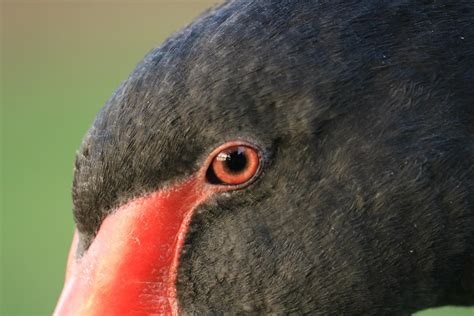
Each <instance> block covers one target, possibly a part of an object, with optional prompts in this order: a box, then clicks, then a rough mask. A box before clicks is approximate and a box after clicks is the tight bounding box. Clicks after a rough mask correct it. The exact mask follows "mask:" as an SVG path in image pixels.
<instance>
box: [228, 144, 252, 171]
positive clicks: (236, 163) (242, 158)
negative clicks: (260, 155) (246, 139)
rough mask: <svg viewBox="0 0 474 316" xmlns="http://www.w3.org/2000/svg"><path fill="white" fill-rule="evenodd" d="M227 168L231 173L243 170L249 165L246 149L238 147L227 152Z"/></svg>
mask: <svg viewBox="0 0 474 316" xmlns="http://www.w3.org/2000/svg"><path fill="white" fill-rule="evenodd" d="M225 166H226V169H227V170H229V172H231V173H239V172H242V171H243V170H244V169H245V167H246V166H247V156H246V155H245V150H243V149H240V148H239V149H237V150H234V151H231V152H229V153H227V155H226V158H225Z"/></svg>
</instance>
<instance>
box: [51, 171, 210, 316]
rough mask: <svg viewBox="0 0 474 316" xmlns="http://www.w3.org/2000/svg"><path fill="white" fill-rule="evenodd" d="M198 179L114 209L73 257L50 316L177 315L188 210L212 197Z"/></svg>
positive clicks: (189, 215)
mask: <svg viewBox="0 0 474 316" xmlns="http://www.w3.org/2000/svg"><path fill="white" fill-rule="evenodd" d="M198 178H199V177H191V178H190V179H188V180H187V181H186V182H184V183H181V184H179V185H175V186H173V187H172V188H170V189H168V190H165V191H158V192H155V193H152V194H150V195H148V196H145V197H143V198H139V199H136V200H133V201H131V202H129V203H127V204H126V205H124V206H122V207H119V208H118V209H117V210H116V211H115V212H114V213H112V214H111V215H109V216H108V217H107V218H105V220H104V221H103V223H102V225H101V227H100V229H99V232H98V233H97V235H96V237H95V239H94V241H93V243H92V244H91V246H90V247H89V249H88V250H87V252H86V253H85V254H84V255H83V256H82V257H81V258H76V255H75V253H76V249H77V234H76V235H75V238H74V240H73V243H72V246H71V251H70V255H69V259H68V269H67V275H66V282H65V285H64V289H63V292H62V294H61V297H60V299H59V302H58V304H57V306H56V309H55V311H54V315H56V316H62V315H68V316H70V315H91V316H92V315H124V314H133V315H149V314H167V315H177V314H178V303H177V297H176V286H175V284H176V275H177V268H178V263H179V262H178V261H179V256H180V252H181V249H182V247H183V243H184V238H185V235H186V232H187V230H188V226H189V222H190V219H191V215H192V213H193V210H194V209H195V208H196V206H197V205H199V204H200V203H202V202H203V201H204V200H205V199H206V198H208V197H209V195H210V194H212V190H211V189H209V187H206V186H205V185H202V184H201V183H202V182H201V181H198V180H197V179H198Z"/></svg>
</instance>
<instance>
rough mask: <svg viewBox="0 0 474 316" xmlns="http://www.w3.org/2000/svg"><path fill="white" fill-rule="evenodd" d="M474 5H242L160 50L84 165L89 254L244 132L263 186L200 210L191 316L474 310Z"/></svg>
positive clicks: (98, 129)
mask: <svg viewBox="0 0 474 316" xmlns="http://www.w3.org/2000/svg"><path fill="white" fill-rule="evenodd" d="M473 9H474V2H472V1H467V0H452V1H401V0H399V1H315V0H314V1H303V0H302V1H263V0H254V1H245V0H242V1H229V2H226V3H225V4H224V5H222V6H219V7H217V8H215V9H213V10H210V11H208V12H206V13H205V14H204V15H202V16H201V17H200V18H198V19H197V20H196V21H195V22H194V23H192V24H191V25H190V26H188V27H187V28H185V29H184V30H183V31H181V32H179V33H177V34H175V35H174V36H172V37H171V38H170V39H168V40H167V41H166V42H165V43H164V44H163V45H162V46H161V47H159V48H157V49H154V50H152V51H151V52H150V53H149V54H148V55H147V56H146V57H145V59H144V60H143V61H142V62H141V63H140V64H139V65H138V66H137V68H136V69H135V70H134V72H133V73H132V74H131V76H130V77H129V78H128V79H127V80H126V81H124V82H123V83H122V85H121V86H120V87H119V88H118V90H117V91H116V92H115V94H114V95H113V96H112V97H111V99H110V100H109V101H108V102H107V104H106V105H105V106H104V108H103V109H102V110H101V111H100V113H99V114H98V116H97V119H96V121H95V122H94V124H93V127H92V128H91V130H90V131H89V133H88V134H87V136H86V137H85V139H84V142H83V145H82V147H81V149H80V152H79V153H78V156H77V161H76V170H75V178H74V187H73V200H74V216H75V220H76V222H77V226H78V229H79V232H80V249H79V253H82V252H84V251H85V250H86V249H87V247H88V246H89V244H90V243H91V241H92V240H93V239H94V235H95V233H96V232H97V230H98V228H99V225H100V223H101V221H102V220H103V219H104V218H105V217H106V216H107V214H109V213H111V212H112V211H113V210H114V208H115V207H116V206H118V205H121V204H123V203H125V202H126V201H128V200H130V199H131V198H134V197H138V196H142V195H143V194H145V193H148V192H153V191H156V190H157V189H160V188H163V187H165V186H167V185H168V184H169V183H174V182H175V181H179V179H182V178H184V177H187V176H189V175H191V174H192V173H194V172H195V171H196V170H198V169H199V168H200V166H201V164H202V162H203V161H204V160H205V159H206V158H207V155H208V154H209V152H211V151H212V150H213V149H214V148H215V147H217V146H218V145H220V144H222V143H224V142H226V141H229V140H235V139H241V140H247V141H250V142H252V143H255V144H257V145H258V146H260V147H261V148H263V149H264V150H265V152H266V156H267V157H268V160H267V164H266V165H265V169H264V171H263V174H262V175H261V176H260V178H259V179H258V180H257V181H256V182H255V183H253V184H252V185H250V186H248V187H247V188H245V189H242V190H236V191H231V192H227V193H222V194H218V195H217V196H215V197H214V198H212V199H211V200H209V201H206V202H205V203H204V204H202V205H201V206H200V207H199V208H198V209H197V212H195V214H194V215H193V218H192V222H191V225H190V231H189V233H188V234H187V237H186V243H185V248H184V251H183V253H182V254H181V259H180V265H179V270H178V272H179V273H178V281H177V293H178V299H179V309H180V311H181V312H182V313H193V312H196V313H198V314H208V313H209V312H217V313H218V312H224V311H227V312H258V313H263V312H285V313H289V312H296V313H298V314H300V313H312V314H322V315H329V314H335V315H341V314H344V315H347V314H358V315H383V314H391V315H404V314H409V313H412V312H415V311H417V310H420V309H423V308H427V307H432V306H439V305H445V304H460V305H469V304H474V192H473V187H474V167H473V165H474V141H473V140H474V135H473V134H474V107H473V103H474V88H473V87H472V85H473V84H472V83H473V82H474V67H473V66H474V46H473V42H474V25H473Z"/></svg>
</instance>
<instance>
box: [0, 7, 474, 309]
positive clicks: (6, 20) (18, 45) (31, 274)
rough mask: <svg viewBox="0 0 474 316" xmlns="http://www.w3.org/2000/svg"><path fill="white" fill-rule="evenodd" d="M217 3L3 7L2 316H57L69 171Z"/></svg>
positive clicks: (68, 228)
mask: <svg viewBox="0 0 474 316" xmlns="http://www.w3.org/2000/svg"><path fill="white" fill-rule="evenodd" d="M217 2H219V0H188V1H184V0H183V1H176V0H175V1H172V0H169V1H160V0H155V1H151V0H148V1H147V0H136V1H133V0H126V1H124V0H122V1H119V0H116V1H114V0H11V1H3V2H2V3H1V68H0V70H1V112H0V118H1V132H0V135H1V148H0V157H1V169H0V177H1V192H0V194H1V195H0V199H1V218H0V223H1V226H0V227H1V253H0V258H1V270H0V271H1V274H0V284H1V288H0V298H1V301H0V306H1V309H0V311H1V314H2V315H48V314H51V312H52V310H53V308H54V305H55V302H56V299H57V297H58V295H59V293H60V290H61V287H62V283H63V276H64V267H65V261H66V255H67V252H68V247H69V243H70V240H71V236H72V231H73V220H72V216H71V198H70V188H71V181H72V166H73V160H74V155H75V151H76V149H77V148H78V146H79V144H80V142H81V139H82V136H83V135H84V133H85V132H86V130H87V129H88V127H89V125H90V124H91V122H92V120H93V118H94V115H95V113H96V112H97V111H98V110H99V108H100V107H101V105H102V104H103V103H104V101H105V100H106V99H107V98H108V97H109V95H110V94H111V93H112V92H113V90H114V89H115V87H116V86H117V85H118V84H119V82H120V81H121V80H123V79H125V78H126V76H127V75H128V73H129V72H130V71H131V70H132V69H133V67H134V66H135V64H136V63H137V62H138V61H139V60H140V59H141V58H142V57H143V56H144V55H145V54H146V53H147V52H148V51H149V50H150V49H151V48H152V47H154V46H157V45H158V44H159V43H160V42H162V41H163V40H164V39H165V38H166V37H167V36H168V35H169V34H171V33H172V32H174V31H176V30H178V29H179V28H181V27H182V26H184V25H186V24H187V23H189V22H190V21H191V20H192V18H193V17H195V16H196V15H197V14H199V12H201V11H202V10H204V9H205V8H207V7H209V6H212V5H213V4H215V3H217ZM419 315H423V316H429V315H431V316H433V315H474V309H460V308H457V309H448V308H443V309H436V310H432V311H429V312H424V313H420V314H419Z"/></svg>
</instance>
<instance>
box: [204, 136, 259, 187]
mask: <svg viewBox="0 0 474 316" xmlns="http://www.w3.org/2000/svg"><path fill="white" fill-rule="evenodd" d="M260 163H261V155H260V152H259V150H258V149H256V148H255V147H253V146H251V145H249V144H246V143H241V144H236V143H233V142H231V143H228V144H224V145H223V146H221V147H220V148H218V149H217V150H216V153H215V156H214V157H213V158H212V161H211V162H210V165H209V168H208V170H207V173H206V178H207V181H208V182H209V183H211V184H221V185H243V184H246V183H248V182H250V181H251V180H252V179H254V178H255V175H256V174H257V173H258V171H259V169H260V168H259V167H260Z"/></svg>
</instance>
